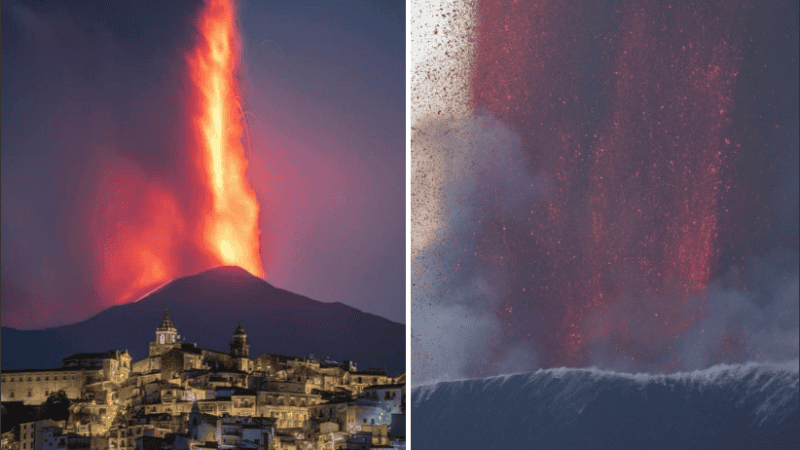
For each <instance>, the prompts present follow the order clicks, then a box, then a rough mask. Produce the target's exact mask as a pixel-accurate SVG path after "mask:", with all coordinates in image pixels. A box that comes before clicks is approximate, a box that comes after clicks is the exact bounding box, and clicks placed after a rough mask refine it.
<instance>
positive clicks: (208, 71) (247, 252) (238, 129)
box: [187, 0, 265, 278]
mask: <svg viewBox="0 0 800 450" xmlns="http://www.w3.org/2000/svg"><path fill="white" fill-rule="evenodd" d="M235 17H236V9H235V6H234V4H233V1H231V0H207V1H206V4H205V7H204V8H203V11H202V12H201V15H200V18H199V23H198V28H199V31H200V42H198V44H197V46H196V47H195V49H194V52H193V53H192V54H190V55H188V56H187V60H188V64H189V72H190V74H191V77H192V80H193V81H194V84H195V86H196V88H197V95H198V103H199V111H200V113H199V114H198V115H197V117H195V119H194V124H195V127H196V129H197V133H198V135H199V138H200V143H201V147H202V151H203V152H202V154H201V155H199V156H200V158H202V161H201V163H200V165H201V167H203V169H205V174H204V175H205V180H206V184H207V185H206V186H205V187H207V188H208V189H209V191H210V193H211V207H210V210H209V211H208V212H207V213H206V214H205V217H204V218H203V221H204V223H203V224H201V227H202V229H203V231H202V234H203V239H204V241H205V247H206V250H207V251H209V252H210V253H211V254H212V255H213V256H214V257H215V258H216V259H217V260H219V262H220V263H221V264H224V265H237V266H239V267H242V268H243V269H245V270H247V271H248V272H250V273H252V274H254V275H256V276H259V277H262V278H263V277H264V276H265V273H264V267H263V264H262V261H261V252H260V248H259V247H260V246H259V242H260V230H259V225H258V200H257V199H256V194H255V192H254V191H253V188H252V186H251V185H250V182H249V180H248V178H247V166H248V161H247V156H246V154H245V149H244V146H243V143H242V137H243V133H244V129H243V126H242V122H241V120H240V115H241V113H240V105H239V103H238V100H237V98H238V88H237V82H236V77H235V70H236V68H237V64H238V50H239V39H238V35H237V30H236V22H235Z"/></svg>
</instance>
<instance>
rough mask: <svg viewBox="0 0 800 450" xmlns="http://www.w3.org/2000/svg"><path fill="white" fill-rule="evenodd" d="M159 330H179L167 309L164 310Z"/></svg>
mask: <svg viewBox="0 0 800 450" xmlns="http://www.w3.org/2000/svg"><path fill="white" fill-rule="evenodd" d="M158 330H159V331H167V330H173V331H176V330H177V327H176V326H175V324H174V323H172V318H171V317H170V316H169V310H167V309H165V310H164V318H163V319H161V323H160V324H158Z"/></svg>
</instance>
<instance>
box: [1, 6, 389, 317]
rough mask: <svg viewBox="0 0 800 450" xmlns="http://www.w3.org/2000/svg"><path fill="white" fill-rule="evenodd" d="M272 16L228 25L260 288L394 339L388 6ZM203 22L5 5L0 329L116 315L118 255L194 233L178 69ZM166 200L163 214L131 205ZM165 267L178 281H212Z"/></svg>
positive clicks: (183, 253)
mask: <svg viewBox="0 0 800 450" xmlns="http://www.w3.org/2000/svg"><path fill="white" fill-rule="evenodd" d="M271 3H279V2H258V1H241V2H239V14H238V17H239V24H240V30H241V34H242V60H243V69H244V73H243V74H242V75H241V76H240V77H239V79H240V82H241V84H242V87H243V89H242V94H243V95H242V97H243V98H242V100H243V102H242V103H243V109H244V110H245V115H246V117H247V120H248V123H249V125H250V133H251V139H252V145H251V148H252V150H251V152H250V154H249V161H250V167H249V170H248V173H249V175H250V177H251V179H252V184H253V188H254V190H255V192H256V195H257V198H258V202H259V206H260V214H259V225H260V229H261V233H262V239H261V255H262V259H263V267H264V271H265V272H266V274H267V275H266V280H267V281H268V282H270V283H271V284H273V285H275V286H277V287H279V288H283V289H287V290H289V291H292V292H295V293H298V294H302V295H306V296H308V297H310V298H312V299H315V300H320V301H325V302H334V301H338V302H342V303H345V304H347V305H350V306H353V307H355V308H358V309H360V310H363V311H366V312H369V313H373V314H377V315H380V316H383V317H386V318H388V319H390V320H394V321H397V322H401V323H404V322H405V287H404V284H405V275H404V271H405V203H404V193H405V123H404V122H405V92H404V86H405V81H404V80H405V78H404V75H405V65H404V59H405V44H404V42H405V34H404V30H405V27H404V24H405V6H404V2H396V1H395V2H328V1H319V2H303V3H301V4H298V5H294V6H280V5H272V4H271ZM201 6H202V2H200V1H197V2H165V3H164V4H163V5H162V6H161V7H160V8H154V7H153V5H152V4H151V3H149V2H131V3H128V2H119V3H117V2H113V3H108V4H106V3H97V4H95V3H86V4H84V3H75V2H63V3H40V2H24V1H8V2H3V6H2V42H3V45H2V66H3V77H2V92H3V96H2V280H3V281H2V325H3V326H11V327H17V328H23V329H29V328H42V327H48V326H56V325H64V324H69V323H74V322H76V321H79V320H82V319H85V318H87V317H89V316H91V315H93V314H95V313H97V312H99V311H101V310H103V309H105V308H107V307H109V306H111V305H113V304H116V303H118V302H119V301H122V300H120V299H119V298H115V295H114V293H118V292H119V288H116V289H117V290H116V291H115V290H114V289H112V288H109V287H108V286H112V285H113V286H120V285H123V284H124V283H125V282H126V274H125V270H124V267H125V262H124V261H125V255H126V249H125V248H121V247H120V248H118V247H119V243H118V242H117V241H116V240H115V236H128V237H130V236H134V237H136V238H137V239H144V238H146V237H148V236H149V237H151V238H152V233H151V234H148V230H150V231H152V229H154V228H147V226H150V225H147V226H144V227H142V226H141V225H137V226H138V228H137V227H136V226H134V225H136V224H151V225H152V224H159V223H162V222H164V221H168V222H169V221H171V220H173V217H174V216H175V215H179V216H180V217H182V220H184V221H185V222H186V223H188V224H190V225H191V224H192V223H193V222H192V221H193V218H196V216H197V212H196V211H198V208H199V206H198V205H200V204H202V203H203V202H204V199H203V198H202V196H198V195H197V190H196V189H194V188H193V186H195V184H196V180H195V179H194V178H193V177H194V175H193V172H192V170H193V166H194V164H195V163H196V161H193V159H192V155H193V153H192V152H193V149H192V146H193V145H195V142H194V139H195V136H193V131H192V126H191V108H190V100H191V97H192V95H193V94H192V86H191V83H192V82H191V79H190V76H189V74H188V72H187V70H188V69H187V57H186V56H187V54H188V53H189V52H191V50H192V48H193V46H194V45H195V41H196V38H197V28H196V19H197V15H198V11H199V9H200V7H201ZM164 192H166V193H169V194H170V195H172V196H173V198H174V199H175V200H174V202H172V203H153V202H150V201H149V200H148V199H150V198H161V197H158V196H157V194H160V193H164ZM119 218H123V220H118V219H119ZM153 226H155V225H153ZM143 229H144V230H145V231H142V230H143ZM131 230H136V231H135V232H134V231H131ZM126 233H127V234H126ZM157 237H158V239H166V238H164V237H162V236H157ZM170 239H176V240H180V239H181V237H180V236H172V237H171V238H170ZM179 247H180V248H179V252H177V253H176V255H174V261H175V262H174V265H175V267H178V271H179V272H180V273H181V274H182V275H189V274H192V273H196V272H197V271H200V270H203V269H206V268H209V267H207V266H208V261H207V260H206V259H204V258H205V257H204V255H203V251H202V249H198V248H195V247H193V246H191V245H189V244H185V245H184V244H181V245H180V246H179ZM128 254H129V255H130V252H129V253H128ZM134 255H135V253H134ZM136 256H137V257H138V255H136ZM110 266H113V267H114V273H113V274H110V275H109V273H108V268H109V267H110ZM109 278H113V280H111V281H108V279H109ZM101 279H102V280H101ZM104 283H105V284H104Z"/></svg>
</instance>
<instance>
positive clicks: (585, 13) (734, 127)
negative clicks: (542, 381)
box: [409, 0, 800, 384]
mask: <svg viewBox="0 0 800 450" xmlns="http://www.w3.org/2000/svg"><path fill="white" fill-rule="evenodd" d="M413 3H414V5H415V6H413V7H412V8H411V9H410V11H411V12H410V14H412V16H411V18H410V20H411V25H410V26H411V30H410V32H411V33H412V38H411V41H410V46H411V49H412V50H411V51H412V53H413V52H415V51H416V52H417V53H416V55H414V54H412V59H413V61H411V62H409V64H410V72H411V75H410V76H411V101H412V105H411V108H412V119H411V120H412V124H411V125H412V130H413V132H412V133H413V134H412V143H411V154H412V156H411V161H412V162H411V164H412V181H411V182H412V195H414V197H412V199H411V205H412V230H411V233H412V263H411V265H412V274H411V276H412V287H411V297H412V304H411V329H412V369H411V372H412V379H413V380H414V383H416V384H419V383H426V382H432V381H436V380H447V379H458V378H465V377H482V376H492V375H497V374H503V373H514V372H527V371H533V370H536V369H538V368H542V367H564V366H566V367H588V366H597V367H601V368H608V369H614V370H622V371H630V372H637V371H645V372H656V373H665V372H674V371H679V370H694V369H698V368H704V367H708V366H710V365H713V364H716V363H735V362H743V361H750V360H754V361H784V360H787V359H794V358H796V357H797V352H798V333H799V332H800V327H799V326H798V320H797V316H798V265H799V264H798V195H797V191H798V81H797V80H798V57H797V53H798V39H799V38H798V23H797V14H798V5H797V2H796V1H769V2H746V1H744V2H738V1H712V2H705V1H698V2H683V1H678V2H666V1H663V2H662V1H656V2H652V1H631V2H619V1H600V2H577V3H576V2H569V1H554V2H547V1H545V2H534V1H519V2H505V1H502V0H497V1H494V0H483V1H479V2H475V3H460V2H454V1H449V0H437V1H434V0H430V1H422V0H419V1H415V2H413ZM470 5H477V6H476V7H475V9H471V7H470ZM418 11H419V13H418ZM415 16H416V17H415ZM416 48H418V49H422V50H418V51H417V50H415V49H416Z"/></svg>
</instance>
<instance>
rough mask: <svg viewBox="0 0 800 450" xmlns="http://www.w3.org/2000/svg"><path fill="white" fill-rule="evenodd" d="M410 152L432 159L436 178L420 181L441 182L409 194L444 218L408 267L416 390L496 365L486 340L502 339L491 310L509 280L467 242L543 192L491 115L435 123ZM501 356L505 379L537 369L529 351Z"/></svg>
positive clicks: (516, 349) (520, 347)
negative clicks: (489, 221) (488, 222)
mask: <svg viewBox="0 0 800 450" xmlns="http://www.w3.org/2000/svg"><path fill="white" fill-rule="evenodd" d="M412 146H413V147H412V148H413V149H414V150H412V151H416V152H418V157H419V159H417V161H422V162H423V164H424V163H425V162H426V161H428V160H434V159H435V162H433V163H432V164H435V166H436V168H437V171H435V172H426V171H425V170H424V169H423V170H419V172H418V174H417V176H424V177H429V176H433V177H438V179H437V180H433V181H432V184H433V187H431V188H429V189H428V190H426V191H423V190H421V189H413V190H414V192H415V195H426V194H427V195H432V196H434V197H436V200H434V199H427V200H425V201H430V202H431V204H432V205H434V206H432V208H433V209H436V213H437V214H438V216H439V217H440V218H441V220H440V221H439V222H437V225H438V226H437V227H436V230H435V233H434V236H435V237H434V238H433V239H432V240H431V241H429V242H428V243H427V245H426V246H425V247H424V249H423V250H421V251H419V253H417V254H415V255H414V256H413V261H412V287H411V298H412V306H411V308H412V309H411V314H412V318H413V319H412V322H411V323H412V335H413V337H412V345H413V347H414V350H413V355H412V368H411V372H412V379H413V383H414V384H419V383H422V382H426V381H434V380H445V379H458V378H464V377H465V376H466V375H465V374H466V373H467V372H466V368H467V367H468V366H469V364H470V363H472V362H476V361H480V360H481V359H484V358H487V357H489V354H492V356H491V357H490V359H495V358H496V356H494V355H493V353H494V352H495V351H496V349H494V348H493V347H492V343H491V339H490V337H491V336H494V335H497V334H499V333H500V331H501V324H500V323H499V321H498V320H497V317H496V315H495V312H494V308H496V307H497V306H498V304H499V302H500V301H501V300H502V298H503V295H504V290H505V289H504V286H505V282H504V276H505V275H506V274H504V273H503V272H502V271H500V272H498V271H497V270H496V268H495V267H494V266H495V264H492V263H491V262H487V261H484V260H483V257H482V255H475V254H473V249H472V248H473V244H472V242H471V241H470V239H472V238H474V236H475V235H476V234H478V233H475V234H474V232H477V231H479V230H480V229H481V228H482V221H483V219H484V218H488V217H493V216H494V215H495V214H498V213H499V214H501V215H506V214H508V215H512V214H514V213H515V210H516V209H517V208H519V207H520V206H521V205H522V204H530V203H531V201H534V200H535V199H536V198H540V197H541V196H542V195H543V194H544V193H545V192H546V184H545V182H544V181H542V180H541V179H538V178H536V177H532V176H531V175H530V174H528V172H527V169H526V167H527V164H526V159H525V156H524V155H523V154H522V152H521V151H520V139H519V136H518V135H517V134H516V133H514V132H513V131H511V130H510V129H509V128H508V127H507V126H506V125H505V124H503V123H502V122H501V121H499V120H497V119H496V118H495V117H494V116H493V115H492V114H491V113H489V112H485V111H481V112H478V113H477V114H475V115H473V116H469V117H466V118H464V119H461V120H453V119H451V120H445V121H437V122H435V124H434V125H431V126H428V127H424V128H422V129H421V130H418V133H417V134H416V135H415V137H414V143H413V144H412ZM418 169H419V168H418ZM412 177H413V175H412ZM431 191H433V192H431ZM412 201H413V200H412ZM417 213H418V214H419V212H417ZM504 353H505V354H506V355H507V357H506V358H505V359H504V360H503V361H502V362H501V363H500V364H499V366H498V369H501V370H502V371H503V372H521V371H530V370H533V369H535V368H536V367H537V364H536V363H537V361H536V357H535V351H534V349H533V348H530V346H529V345H527V344H526V343H522V342H520V343H518V344H517V345H515V346H512V347H510V348H507V349H504Z"/></svg>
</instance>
